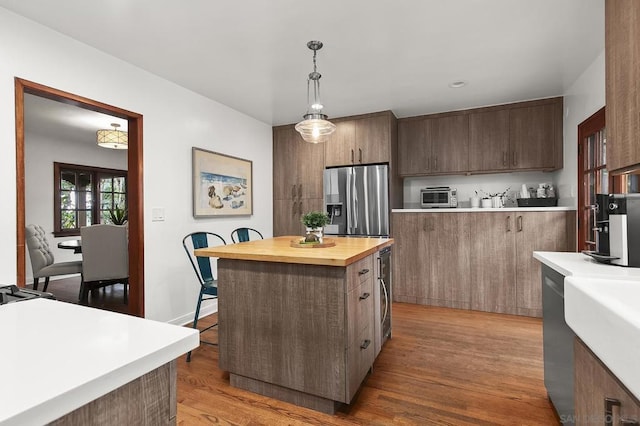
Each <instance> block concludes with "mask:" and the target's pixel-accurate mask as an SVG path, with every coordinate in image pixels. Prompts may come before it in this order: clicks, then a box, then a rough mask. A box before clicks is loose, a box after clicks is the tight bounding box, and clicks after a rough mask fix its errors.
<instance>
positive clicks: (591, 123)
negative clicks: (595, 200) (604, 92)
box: [576, 107, 614, 251]
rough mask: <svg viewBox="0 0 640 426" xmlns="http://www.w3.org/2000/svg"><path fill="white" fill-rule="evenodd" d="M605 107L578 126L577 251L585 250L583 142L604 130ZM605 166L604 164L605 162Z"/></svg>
mask: <svg viewBox="0 0 640 426" xmlns="http://www.w3.org/2000/svg"><path fill="white" fill-rule="evenodd" d="M605 124H606V121H605V107H602V108H600V109H599V110H598V111H596V112H595V113H593V114H592V115H591V116H590V117H589V118H587V119H586V120H584V121H583V122H582V123H580V124H578V158H577V160H578V200H577V209H576V220H577V224H576V226H577V228H578V232H577V233H578V247H577V248H578V251H580V250H584V248H585V239H584V232H583V229H582V227H583V226H586V224H584V223H583V220H582V213H583V206H582V204H583V201H584V197H585V187H584V155H585V153H584V145H583V144H584V140H585V139H586V138H587V137H588V136H590V135H592V134H594V133H596V132H598V131H599V130H600V129H603V128H605ZM605 165H606V162H605ZM613 185H614V183H613V178H612V177H611V176H609V188H611V191H613V189H614V186H613Z"/></svg>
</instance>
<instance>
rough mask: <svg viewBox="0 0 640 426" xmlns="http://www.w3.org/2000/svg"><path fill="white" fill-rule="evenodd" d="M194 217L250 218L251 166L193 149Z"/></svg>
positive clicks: (245, 162)
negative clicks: (245, 216)
mask: <svg viewBox="0 0 640 426" xmlns="http://www.w3.org/2000/svg"><path fill="white" fill-rule="evenodd" d="M192 159H193V216H194V217H196V218H198V217H212V216H239V215H251V214H253V202H252V201H253V188H252V187H253V185H252V178H253V176H252V173H253V170H252V169H253V164H252V162H251V161H249V160H244V159H242V158H237V157H231V156H229V155H225V154H220V153H217V152H212V151H207V150H204V149H201V148H195V147H194V148H193V149H192Z"/></svg>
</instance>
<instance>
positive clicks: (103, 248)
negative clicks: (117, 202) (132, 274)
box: [80, 225, 129, 303]
mask: <svg viewBox="0 0 640 426" xmlns="http://www.w3.org/2000/svg"><path fill="white" fill-rule="evenodd" d="M80 236H81V237H82V286H81V289H80V301H81V302H82V303H86V302H87V301H88V298H89V290H93V289H97V288H100V287H105V286H108V285H113V284H117V283H122V284H124V303H127V287H128V285H129V241H128V238H127V227H126V226H120V225H93V226H85V227H82V228H80Z"/></svg>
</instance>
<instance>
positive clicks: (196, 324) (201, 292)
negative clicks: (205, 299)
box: [187, 289, 204, 362]
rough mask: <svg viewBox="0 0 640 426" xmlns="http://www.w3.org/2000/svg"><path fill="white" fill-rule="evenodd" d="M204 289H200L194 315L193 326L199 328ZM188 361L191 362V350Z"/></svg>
mask: <svg viewBox="0 0 640 426" xmlns="http://www.w3.org/2000/svg"><path fill="white" fill-rule="evenodd" d="M203 292H204V289H200V295H199V296H198V304H197V305H196V315H195V316H194V317H193V328H198V316H200V305H201V304H202V294H203ZM187 362H191V351H189V352H188V353H187Z"/></svg>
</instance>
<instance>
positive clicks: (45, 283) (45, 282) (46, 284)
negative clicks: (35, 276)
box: [42, 277, 49, 291]
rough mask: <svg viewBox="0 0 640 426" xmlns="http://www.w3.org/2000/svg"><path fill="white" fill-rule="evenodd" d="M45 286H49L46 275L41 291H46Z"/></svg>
mask: <svg viewBox="0 0 640 426" xmlns="http://www.w3.org/2000/svg"><path fill="white" fill-rule="evenodd" d="M47 287H49V277H46V278H45V279H44V288H43V289H42V291H47Z"/></svg>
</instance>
